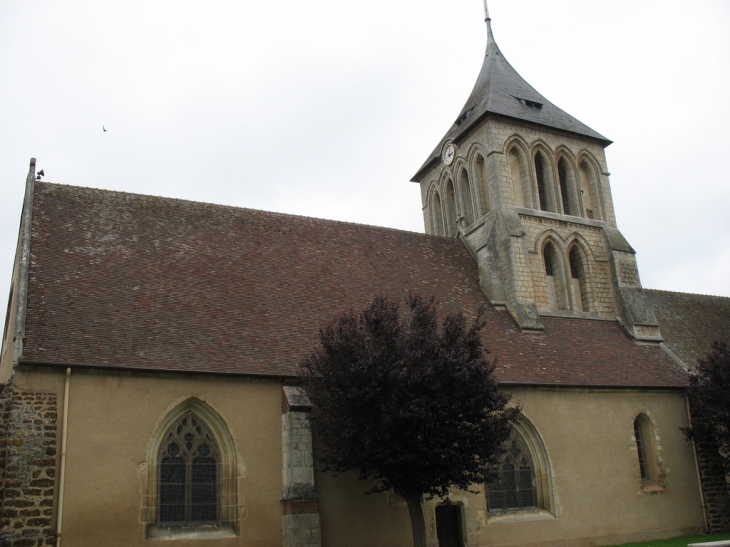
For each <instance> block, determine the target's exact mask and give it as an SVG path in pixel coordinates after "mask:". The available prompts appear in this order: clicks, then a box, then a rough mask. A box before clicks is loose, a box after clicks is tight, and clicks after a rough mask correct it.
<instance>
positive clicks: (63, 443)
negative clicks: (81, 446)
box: [56, 367, 71, 547]
mask: <svg viewBox="0 0 730 547" xmlns="http://www.w3.org/2000/svg"><path fill="white" fill-rule="evenodd" d="M70 386H71V367H68V368H66V383H65V385H64V387H63V430H62V431H61V470H60V472H59V474H58V519H57V520H56V547H61V529H62V527H63V491H64V486H65V479H66V438H67V437H68V394H69V391H70Z"/></svg>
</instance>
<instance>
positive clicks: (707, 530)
mask: <svg viewBox="0 0 730 547" xmlns="http://www.w3.org/2000/svg"><path fill="white" fill-rule="evenodd" d="M684 402H685V405H686V406H687V420H688V422H689V426H690V427H692V413H691V412H690V409H689V397H687V396H686V395H685V397H684ZM692 454H694V457H695V471H696V472H697V486H699V488H700V504H701V505H702V517H703V518H704V519H705V534H709V533H710V527H709V526H708V524H707V506H706V505H705V492H704V490H703V488H702V476H701V475H700V464H699V460H698V459H697V445H696V444H695V441H694V439H692Z"/></svg>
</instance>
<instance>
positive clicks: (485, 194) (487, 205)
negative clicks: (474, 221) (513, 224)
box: [474, 154, 492, 215]
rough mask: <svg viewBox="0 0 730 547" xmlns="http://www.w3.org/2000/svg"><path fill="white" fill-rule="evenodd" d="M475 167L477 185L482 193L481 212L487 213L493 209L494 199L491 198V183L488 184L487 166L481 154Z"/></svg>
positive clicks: (482, 213) (477, 157)
mask: <svg viewBox="0 0 730 547" xmlns="http://www.w3.org/2000/svg"><path fill="white" fill-rule="evenodd" d="M474 167H475V173H476V180H477V185H478V187H479V188H480V190H481V195H482V211H481V212H480V213H479V214H481V215H486V214H487V213H488V212H489V211H491V210H492V200H491V199H489V185H488V184H487V166H486V165H485V163H484V158H483V157H482V156H481V154H477V155H476V160H475V161H474Z"/></svg>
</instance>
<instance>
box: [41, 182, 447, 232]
mask: <svg viewBox="0 0 730 547" xmlns="http://www.w3.org/2000/svg"><path fill="white" fill-rule="evenodd" d="M36 184H37V185H38V184H40V186H41V187H42V186H51V187H53V186H55V187H63V188H70V189H76V190H81V191H90V192H101V193H106V194H115V195H119V196H130V197H135V198H142V199H148V200H151V201H173V202H179V203H186V204H191V205H203V206H206V207H213V208H226V209H235V210H239V211H251V212H254V213H263V214H266V215H277V216H283V217H290V218H300V219H302V220H314V221H318V222H325V223H330V222H331V223H337V224H345V225H349V226H355V227H359V228H373V229H378V230H388V231H392V232H398V233H403V234H414V235H418V236H424V237H433V238H437V239H448V240H453V239H454V238H451V237H446V236H436V235H433V234H426V233H424V232H415V231H413V230H404V229H402V228H393V227H392V226H378V225H377V224H367V223H363V222H353V221H350V220H338V219H333V218H323V217H315V216H307V215H301V214H296V213H282V212H280V211H269V210H266V209H255V208H253V207H243V206H240V205H228V204H222V203H214V202H210V201H198V200H192V199H185V198H176V197H168V196H158V195H154V194H143V193H140V192H125V191H123V190H108V189H105V188H96V187H91V186H76V185H73V184H64V183H59V182H50V181H38V182H37V183H36Z"/></svg>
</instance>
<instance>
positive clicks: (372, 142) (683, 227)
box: [0, 0, 730, 298]
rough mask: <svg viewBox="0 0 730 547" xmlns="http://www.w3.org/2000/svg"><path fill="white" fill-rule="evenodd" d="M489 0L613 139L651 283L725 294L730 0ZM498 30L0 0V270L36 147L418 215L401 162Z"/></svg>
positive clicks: (420, 150) (288, 10)
mask: <svg viewBox="0 0 730 547" xmlns="http://www.w3.org/2000/svg"><path fill="white" fill-rule="evenodd" d="M490 11H491V16H492V22H493V29H494V33H495V37H496V40H497V43H498V44H499V45H500V48H501V50H502V52H503V53H504V55H505V57H506V58H507V59H508V60H509V61H510V63H511V64H512V65H513V66H514V67H515V68H516V69H517V71H518V72H519V73H520V74H521V75H522V76H523V77H524V78H525V79H526V80H527V81H528V82H529V83H530V84H532V85H533V86H534V87H535V88H536V89H537V90H538V91H539V92H540V93H542V94H543V95H544V96H545V97H546V98H547V99H549V100H550V101H551V102H553V103H554V104H556V105H557V106H559V107H561V108H562V109H564V110H565V111H567V112H568V113H570V114H572V115H573V116H575V117H577V118H578V119H579V120H581V121H582V122H584V123H586V124H587V125H588V126H590V127H592V128H593V129H595V130H596V131H598V132H599V133H601V134H603V135H605V136H606V137H608V138H609V139H611V140H613V141H614V144H612V145H611V146H610V147H608V149H607V157H608V166H609V170H610V171H611V184H612V189H613V198H614V203H615V207H616V214H617V218H618V226H619V229H620V230H621V231H622V232H623V234H624V235H625V236H626V237H627V239H628V240H629V242H630V243H631V244H632V245H633V246H634V248H635V249H636V250H637V252H638V261H639V269H640V272H641V277H642V282H643V285H644V286H645V287H649V288H660V289H669V290H676V291H685V292H700V293H705V294H716V295H724V296H730V275H729V274H730V215H728V213H727V209H728V205H729V204H730V176H729V175H728V174H729V173H730V98H729V93H728V89H730V32H728V30H727V29H728V28H730V2H728V1H727V0H695V1H693V2H686V1H682V2H679V1H668V0H656V1H654V0H623V1H622V0H611V1H603V0H591V1H586V0H554V1H550V0H490ZM485 43H486V32H485V25H484V22H483V13H482V3H481V1H480V0H398V1H394V0H368V1H362V2H355V1H349V2H344V1H342V0H308V1H306V2H303V1H301V0H298V1H294V0H277V1H258V2H253V1H251V0H238V1H235V2H234V1H216V0H211V1H208V2H186V1H184V0H171V1H157V0H155V1H152V0H142V1H135V0H124V1H117V0H105V1H104V2H99V1H98V0H95V1H74V0H66V1H64V2H58V1H54V0H47V1H43V0H33V1H21V0H15V1H14V0H4V1H2V2H0V291H3V292H4V291H6V290H8V288H9V285H10V274H11V270H12V262H13V257H14V252H15V247H16V240H17V233H18V224H19V218H20V210H21V206H22V198H23V189H24V183H25V175H26V173H27V170H28V161H29V158H30V157H36V158H38V168H39V169H41V168H42V169H44V171H45V173H46V177H45V179H44V180H47V181H50V182H57V183H63V184H72V185H78V186H90V187H95V188H105V189H110V190H122V191H126V192H140V193H145V194H154V195H160V196H170V197H176V198H182V199H191V200H199V201H206V202H213V203H223V204H229V205H236V206H241V207H251V208H256V209H265V210H271V211H280V212H287V213H297V214H302V215H308V216H316V217H322V218H331V219H340V220H348V221H353V222H361V223H367V224H374V225H379V226H390V227H394V228H401V229H405V230H413V231H419V232H422V231H423V219H422V215H421V203H420V197H419V192H418V187H417V185H415V184H413V183H411V182H409V180H410V178H411V177H412V176H413V174H414V173H415V171H416V170H417V169H418V167H420V165H421V163H422V162H423V161H424V160H425V159H426V157H427V156H428V154H429V153H430V152H431V150H432V149H433V148H434V147H435V146H436V144H437V143H438V142H439V140H440V139H441V137H442V136H443V135H444V133H445V132H446V131H447V129H448V128H449V127H450V126H451V124H452V123H453V121H454V119H455V117H456V116H457V115H458V114H459V111H460V110H461V108H462V106H463V104H464V101H465V100H466V98H467V97H468V95H469V93H470V91H471V89H472V86H473V85H474V82H475V80H476V77H477V75H478V73H479V69H480V67H481V64H482V59H483V55H484V48H485ZM102 125H105V126H106V128H107V129H108V131H107V132H106V133H104V132H102ZM6 287H7V288H6ZM0 294H1V293H0ZM3 298H4V297H3Z"/></svg>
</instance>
